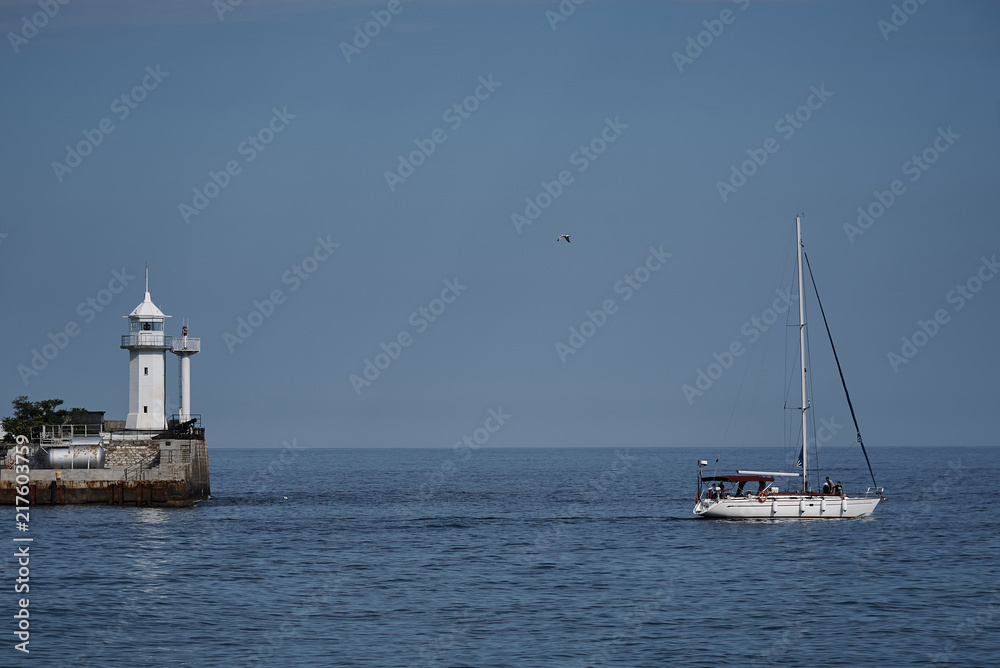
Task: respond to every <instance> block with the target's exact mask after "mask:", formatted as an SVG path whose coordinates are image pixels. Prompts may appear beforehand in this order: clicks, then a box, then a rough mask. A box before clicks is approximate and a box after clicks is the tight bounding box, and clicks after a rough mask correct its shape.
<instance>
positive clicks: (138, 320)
mask: <svg viewBox="0 0 1000 668" xmlns="http://www.w3.org/2000/svg"><path fill="white" fill-rule="evenodd" d="M122 317H123V318H128V319H129V333H128V334H124V335H122V345H121V347H122V348H125V349H126V350H128V352H129V382H128V417H127V418H125V428H126V429H150V430H153V429H164V428H166V417H165V415H164V397H165V396H166V365H167V364H166V363H167V349H169V348H170V337H169V336H164V335H163V321H164V319H165V318H169V317H170V316H168V315H164V314H163V311H161V310H160V309H158V308H156V304H154V303H153V300H152V299H150V298H149V270H148V269H147V270H146V295H145V297H143V300H142V303H141V304H139V305H138V306H136V307H135V309H134V310H133V311H132V312H131V313H129V314H128V315H127V316H122Z"/></svg>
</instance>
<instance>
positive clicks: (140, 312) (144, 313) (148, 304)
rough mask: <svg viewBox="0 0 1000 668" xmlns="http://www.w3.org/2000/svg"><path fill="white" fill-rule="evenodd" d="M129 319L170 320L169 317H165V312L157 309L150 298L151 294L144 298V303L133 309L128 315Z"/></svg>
mask: <svg viewBox="0 0 1000 668" xmlns="http://www.w3.org/2000/svg"><path fill="white" fill-rule="evenodd" d="M128 317H129V318H169V317H170V316H169V315H164V313H163V311H161V310H160V309H158V308H157V307H156V304H154V303H153V300H152V299H151V298H150V297H149V292H147V293H146V296H145V297H143V299H142V303H140V304H139V305H138V306H136V307H135V308H134V309H132V312H131V313H129V314H128Z"/></svg>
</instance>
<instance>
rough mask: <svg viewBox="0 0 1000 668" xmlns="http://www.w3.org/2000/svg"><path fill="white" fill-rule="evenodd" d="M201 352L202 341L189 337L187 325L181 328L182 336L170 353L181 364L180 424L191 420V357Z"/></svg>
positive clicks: (176, 339)
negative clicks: (175, 356)
mask: <svg viewBox="0 0 1000 668" xmlns="http://www.w3.org/2000/svg"><path fill="white" fill-rule="evenodd" d="M200 350H201V339H193V338H189V337H188V328H187V325H184V327H182V328H181V336H179V337H178V336H175V337H174V339H173V342H172V344H171V349H170V352H172V353H173V354H175V355H177V357H178V360H179V361H180V364H181V370H180V381H181V402H180V411H179V412H180V415H179V416H178V419H179V421H180V422H184V421H185V420H190V419H191V355H194V354H195V353H197V352H199V351H200Z"/></svg>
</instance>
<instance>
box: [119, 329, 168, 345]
mask: <svg viewBox="0 0 1000 668" xmlns="http://www.w3.org/2000/svg"><path fill="white" fill-rule="evenodd" d="M172 338H173V337H170V336H164V335H163V334H161V333H160V332H151V333H148V334H122V345H121V347H122V348H159V349H166V348H170V346H171V339H172Z"/></svg>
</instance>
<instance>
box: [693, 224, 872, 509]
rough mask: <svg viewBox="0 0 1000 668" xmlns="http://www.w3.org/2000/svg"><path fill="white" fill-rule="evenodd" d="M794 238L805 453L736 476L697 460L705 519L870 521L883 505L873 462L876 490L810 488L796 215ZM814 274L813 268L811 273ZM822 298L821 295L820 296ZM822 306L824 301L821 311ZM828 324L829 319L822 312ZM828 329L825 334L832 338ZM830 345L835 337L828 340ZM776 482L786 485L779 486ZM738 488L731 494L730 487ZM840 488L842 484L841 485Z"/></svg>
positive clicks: (799, 234) (802, 292) (799, 231)
mask: <svg viewBox="0 0 1000 668" xmlns="http://www.w3.org/2000/svg"><path fill="white" fill-rule="evenodd" d="M795 240H796V246H797V251H798V256H797V268H798V284H799V286H798V287H799V362H800V369H801V378H802V397H801V398H802V405H801V406H800V407H799V410H800V411H801V413H802V446H803V447H802V453H801V456H800V458H799V461H798V462H797V464H796V466H795V470H793V471H790V472H786V471H746V470H738V471H737V472H736V473H735V474H733V475H713V476H704V475H702V467H703V466H706V465H707V464H708V462H707V461H706V460H700V461H699V462H698V495H697V502H696V503H695V506H694V513H695V514H696V515H701V516H702V517H711V518H722V519H779V518H788V519H812V518H816V519H819V518H824V519H825V518H852V517H866V516H868V515H871V514H872V512H873V511H874V510H875V507H876V506H877V505H878V504H879V501H883V500H884V498H883V496H882V493H883V489H882V488H881V487H878V486H877V484H876V483H875V475H874V473H872V471H871V463H870V462H869V463H868V470H869V473H872V486H871V487H868V489H866V490H865V491H864V492H863V493H861V494H858V495H854V496H848V495H847V494H845V493H844V492H843V490H842V489H833V490H827V489H825V488H824V489H823V491H821V492H815V491H812V490H811V489H810V488H809V469H808V448H807V447H805V446H806V444H807V443H808V442H809V440H808V419H807V411H808V410H809V402H808V397H807V396H806V387H807V384H806V321H805V319H806V314H805V290H804V287H803V286H804V282H803V280H802V278H803V265H802V259H803V256H804V254H805V251H804V249H803V245H802V226H801V221H800V219H799V217H798V216H796V217H795ZM809 272H810V276H811V275H812V269H810V270H809ZM817 296H818V295H817ZM822 310H823V306H822V303H820V312H821V313H822ZM823 320H824V322H825V321H826V315H825V314H823ZM829 331H830V329H829V326H827V334H829ZM830 343H831V346H832V344H833V339H832V338H831V340H830ZM833 355H834V359H835V360H837V368H838V370H839V369H840V360H839V359H838V358H837V353H836V349H834V351H833ZM840 379H841V382H842V383H843V380H844V374H843V371H841V372H840ZM844 392H845V393H846V392H847V385H846V384H844ZM847 403H848V406H850V408H851V417H852V418H855V415H854V406H853V405H852V404H851V399H850V395H848V396H847ZM854 427H855V430H857V433H858V437H857V442H858V443H860V444H861V450H862V452H865V450H864V447H865V445H864V442H863V441H862V440H861V432H860V430H858V429H857V427H858V422H857V419H856V418H855V419H854ZM865 460H866V461H868V454H867V452H865ZM776 479H782V480H783V482H781V483H779V484H777V485H776V484H775V480H776ZM727 483H728V484H730V485H736V486H737V487H736V489H735V490H732V489H730V490H727V489H726V487H725V486H726V484H727ZM748 483H756V485H757V488H756V489H755V490H751V489H749V488H747V484H748ZM786 484H789V485H796V486H797V489H793V490H786V489H785V485H786ZM838 487H839V484H838Z"/></svg>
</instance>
